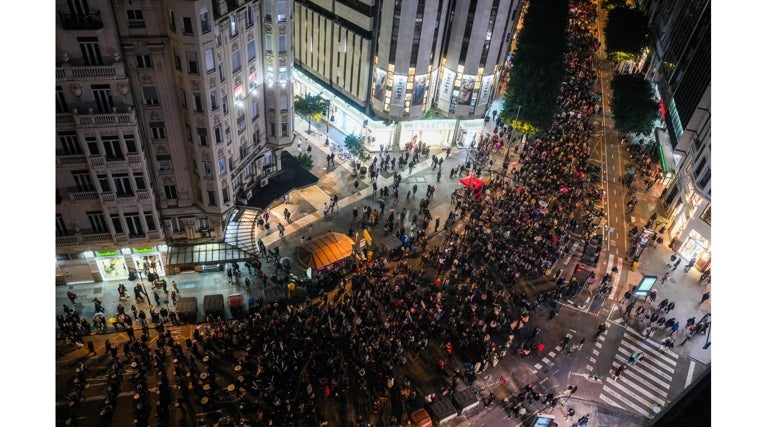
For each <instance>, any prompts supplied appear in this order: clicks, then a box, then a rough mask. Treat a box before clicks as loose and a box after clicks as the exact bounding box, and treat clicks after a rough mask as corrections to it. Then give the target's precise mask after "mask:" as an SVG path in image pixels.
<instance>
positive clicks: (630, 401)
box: [586, 330, 678, 416]
mask: <svg viewBox="0 0 760 427" xmlns="http://www.w3.org/2000/svg"><path fill="white" fill-rule="evenodd" d="M658 348H659V345H658V344H657V343H656V342H655V341H652V340H649V339H645V338H644V337H643V336H642V335H640V334H638V333H636V332H635V331H631V330H626V331H625V332H624V333H623V339H622V340H621V342H620V345H619V346H618V348H617V351H616V353H615V358H614V360H613V362H612V366H611V367H610V370H609V375H606V376H605V379H604V383H603V387H602V392H601V394H600V395H599V399H600V400H602V401H604V402H605V403H607V404H610V405H614V406H617V407H619V408H622V409H626V410H630V411H634V412H637V413H639V414H642V415H645V416H647V415H650V414H651V408H652V407H653V406H654V405H655V404H657V405H659V406H660V407H664V406H666V404H667V403H668V395H669V393H670V386H671V383H672V381H673V376H674V374H675V370H676V366H677V365H678V354H675V353H673V352H670V351H666V352H664V353H661V352H660V351H659V350H658ZM633 352H636V353H641V354H642V355H643V357H642V358H641V359H640V360H639V361H638V362H636V363H634V364H631V363H628V359H629V357H630V355H631V354H632V353H633ZM623 364H628V366H627V369H626V370H625V371H624V372H623V373H622V374H621V375H620V377H618V378H617V380H615V379H614V377H613V374H614V372H615V370H616V369H617V368H618V367H619V366H620V365H623ZM586 368H587V369H588V370H593V366H587V367H586Z"/></svg>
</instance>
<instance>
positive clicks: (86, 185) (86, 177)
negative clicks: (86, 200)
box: [71, 171, 95, 192]
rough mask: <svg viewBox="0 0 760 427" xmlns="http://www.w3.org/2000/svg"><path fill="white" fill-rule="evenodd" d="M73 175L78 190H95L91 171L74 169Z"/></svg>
mask: <svg viewBox="0 0 760 427" xmlns="http://www.w3.org/2000/svg"><path fill="white" fill-rule="evenodd" d="M71 175H72V176H73V177H74V183H75V184H76V187H77V191H78V192H84V191H95V188H94V187H93V185H92V180H91V179H90V173H89V172H87V171H73V172H71Z"/></svg>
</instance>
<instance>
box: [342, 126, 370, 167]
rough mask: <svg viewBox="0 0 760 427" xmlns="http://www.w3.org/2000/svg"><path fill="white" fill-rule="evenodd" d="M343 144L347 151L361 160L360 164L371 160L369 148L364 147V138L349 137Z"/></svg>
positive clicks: (352, 135)
mask: <svg viewBox="0 0 760 427" xmlns="http://www.w3.org/2000/svg"><path fill="white" fill-rule="evenodd" d="M343 144H344V145H345V146H346V150H348V152H349V153H351V155H352V156H354V157H356V158H357V159H359V161H360V162H362V161H365V160H368V159H369V153H368V152H367V147H365V146H364V138H362V137H359V136H356V135H354V134H353V133H352V134H351V135H347V136H346V139H345V141H344V142H343Z"/></svg>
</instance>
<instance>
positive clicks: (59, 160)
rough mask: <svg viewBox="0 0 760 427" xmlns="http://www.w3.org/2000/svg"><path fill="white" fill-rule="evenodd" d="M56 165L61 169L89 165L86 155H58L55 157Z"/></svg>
mask: <svg viewBox="0 0 760 427" xmlns="http://www.w3.org/2000/svg"><path fill="white" fill-rule="evenodd" d="M55 165H56V166H57V167H59V168H68V167H84V166H85V165H87V157H86V156H85V155H84V154H76V155H73V156H67V155H58V156H55Z"/></svg>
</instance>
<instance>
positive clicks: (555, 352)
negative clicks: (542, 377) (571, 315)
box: [530, 331, 574, 374]
mask: <svg viewBox="0 0 760 427" xmlns="http://www.w3.org/2000/svg"><path fill="white" fill-rule="evenodd" d="M573 332H574V331H573ZM567 337H568V338H569V340H570V344H568V346H567V348H566V349H564V350H563V349H562V346H561V345H560V344H557V345H556V346H555V347H554V348H552V349H551V350H549V349H547V350H549V351H547V352H546V354H544V355H543V357H541V360H540V361H539V362H536V364H535V365H533V366H532V367H531V368H530V371H531V372H532V373H534V374H538V371H540V370H541V369H543V368H544V366H547V367H550V368H551V367H552V366H554V365H555V364H556V359H557V356H559V355H560V354H562V352H563V351H564V352H567V351H568V349H569V348H571V347H572V346H573V342H574V341H573V334H567Z"/></svg>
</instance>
